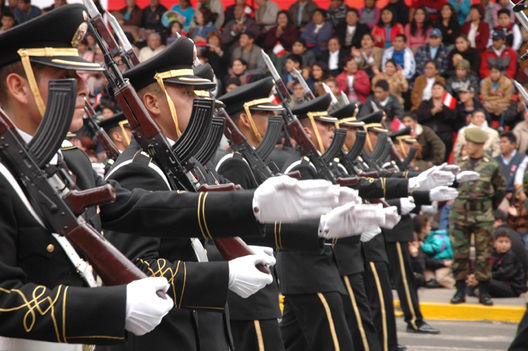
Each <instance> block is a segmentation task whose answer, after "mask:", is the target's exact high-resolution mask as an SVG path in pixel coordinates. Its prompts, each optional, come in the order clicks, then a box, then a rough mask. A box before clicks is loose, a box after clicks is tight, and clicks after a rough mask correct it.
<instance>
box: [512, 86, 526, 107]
mask: <svg viewBox="0 0 528 351" xmlns="http://www.w3.org/2000/svg"><path fill="white" fill-rule="evenodd" d="M513 84H514V85H515V89H517V91H518V92H519V93H521V95H522V96H523V98H524V102H523V104H524V108H525V109H526V108H528V93H527V92H526V89H524V87H523V86H522V85H521V83H519V82H518V81H516V80H515V79H513Z"/></svg>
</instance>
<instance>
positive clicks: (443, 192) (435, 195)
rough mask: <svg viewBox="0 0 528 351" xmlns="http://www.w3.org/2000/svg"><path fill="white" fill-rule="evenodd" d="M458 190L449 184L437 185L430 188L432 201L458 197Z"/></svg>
mask: <svg viewBox="0 0 528 351" xmlns="http://www.w3.org/2000/svg"><path fill="white" fill-rule="evenodd" d="M457 196H458V190H456V189H455V188H450V187H448V186H437V187H436V188H433V189H431V190H429V200H431V201H450V200H454V199H456V198H457Z"/></svg>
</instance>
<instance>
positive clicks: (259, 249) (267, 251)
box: [248, 245, 274, 257]
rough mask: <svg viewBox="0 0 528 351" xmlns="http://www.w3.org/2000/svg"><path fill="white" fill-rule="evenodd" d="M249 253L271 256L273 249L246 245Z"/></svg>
mask: <svg viewBox="0 0 528 351" xmlns="http://www.w3.org/2000/svg"><path fill="white" fill-rule="evenodd" d="M248 246H249V248H250V249H251V251H253V253H254V254H257V255H268V256H271V257H274V256H273V248H272V247H269V246H260V245H248Z"/></svg>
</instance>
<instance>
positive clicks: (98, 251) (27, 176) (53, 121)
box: [0, 79, 146, 285]
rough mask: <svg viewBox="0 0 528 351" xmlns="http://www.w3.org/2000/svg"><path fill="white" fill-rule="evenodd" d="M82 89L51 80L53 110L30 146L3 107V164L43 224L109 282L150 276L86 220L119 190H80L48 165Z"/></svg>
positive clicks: (50, 105) (66, 81)
mask: <svg viewBox="0 0 528 351" xmlns="http://www.w3.org/2000/svg"><path fill="white" fill-rule="evenodd" d="M76 86H77V82H76V81H75V79H61V80H58V81H50V83H49V90H48V91H49V94H48V103H47V106H48V108H47V109H46V112H45V114H44V118H43V120H42V122H41V123H40V125H39V128H38V130H37V132H36V134H35V137H34V138H33V139H32V141H31V143H30V144H29V145H28V144H26V143H25V142H24V141H23V139H22V138H21V137H20V135H19V134H18V132H17V130H16V127H15V126H14V124H13V123H12V121H11V120H10V118H9V117H8V116H7V114H6V113H5V112H4V111H3V110H2V109H0V138H1V139H2V143H1V144H0V153H1V155H2V160H3V162H4V163H5V164H6V166H7V167H8V169H9V170H10V172H11V173H12V174H13V175H14V176H15V178H16V179H18V180H19V185H20V186H21V187H22V188H23V189H24V192H25V194H26V195H27V196H28V198H29V200H30V202H31V205H32V207H33V208H34V209H35V211H36V212H37V214H38V215H39V216H38V217H39V219H40V221H42V224H43V225H44V226H45V227H46V228H47V229H48V230H49V231H50V232H52V233H57V234H60V235H63V236H65V237H67V238H68V239H69V240H70V241H71V242H73V243H74V244H75V245H76V246H77V247H78V248H79V249H80V250H82V251H83V252H84V253H85V254H86V256H87V257H88V259H89V260H90V262H91V263H92V264H93V266H94V268H95V269H96V271H97V273H98V274H99V275H100V276H101V278H102V280H103V282H104V283H105V284H107V285H118V284H126V283H130V282H131V281H133V280H137V279H142V278H146V275H145V273H143V272H142V271H141V270H139V268H137V267H136V266H135V265H134V264H133V263H132V262H130V261H129V260H128V259H127V258H126V257H125V256H124V255H123V254H122V253H121V252H120V251H119V250H117V249H116V248H115V247H114V246H113V245H112V244H111V243H110V242H108V241H107V240H106V239H105V238H104V237H103V236H102V235H101V234H100V233H99V232H98V231H97V230H96V229H94V228H93V227H92V226H91V225H90V224H88V223H87V222H86V221H85V220H84V218H83V217H82V216H80V215H81V214H82V213H83V212H84V210H85V209H86V207H88V206H93V205H97V204H102V203H107V202H112V201H114V200H115V190H114V188H113V187H112V186H111V185H109V184H107V185H105V186H101V187H97V188H92V189H87V190H82V191H79V190H77V189H76V188H75V185H74V181H73V180H72V179H70V176H69V174H68V172H66V171H65V170H64V169H62V168H59V167H55V166H52V165H50V164H49V163H48V162H49V161H50V159H51V158H52V157H53V155H55V154H56V153H57V150H58V148H59V146H60V144H61V142H62V140H64V138H65V137H66V133H67V132H68V130H69V127H70V124H71V120H72V117H73V113H74V109H75V99H76V93H75V92H76V91H77V88H76ZM37 220H38V219H37Z"/></svg>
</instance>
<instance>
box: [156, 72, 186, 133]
mask: <svg viewBox="0 0 528 351" xmlns="http://www.w3.org/2000/svg"><path fill="white" fill-rule="evenodd" d="M193 75H194V72H193V70H192V69H191V68H182V69H173V70H170V71H165V72H160V73H156V75H155V76H154V79H155V80H156V82H158V85H159V86H160V88H161V90H162V91H163V92H164V93H165V97H166V98H167V104H168V105H169V110H170V114H171V117H172V122H173V123H174V127H175V128H176V135H177V136H178V138H179V137H181V135H182V131H181V130H180V125H179V123H178V114H177V113H176V107H175V106H174V102H173V101H172V99H171V98H170V96H169V93H168V92H167V89H165V84H164V83H163V79H168V78H175V77H181V76H193Z"/></svg>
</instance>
